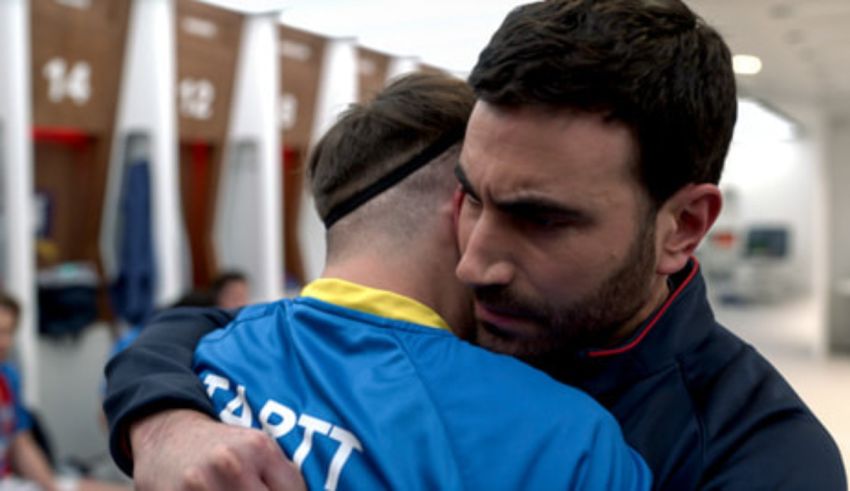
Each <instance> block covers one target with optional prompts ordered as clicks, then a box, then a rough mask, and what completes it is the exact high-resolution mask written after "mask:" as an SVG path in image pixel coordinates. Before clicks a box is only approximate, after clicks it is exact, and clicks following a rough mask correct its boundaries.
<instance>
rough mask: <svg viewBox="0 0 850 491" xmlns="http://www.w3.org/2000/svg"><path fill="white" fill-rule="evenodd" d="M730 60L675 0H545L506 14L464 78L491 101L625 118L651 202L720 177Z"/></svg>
mask: <svg viewBox="0 0 850 491" xmlns="http://www.w3.org/2000/svg"><path fill="white" fill-rule="evenodd" d="M731 58H732V57H731V54H730V52H729V48H728V47H727V46H726V43H725V42H724V41H723V39H722V38H721V37H720V35H719V34H718V33H717V32H716V31H715V30H714V29H712V28H711V27H709V26H708V25H706V23H705V22H704V21H703V20H702V19H701V18H700V17H698V16H697V15H696V14H694V12H692V11H691V10H690V9H689V8H688V7H687V6H686V5H685V4H684V3H682V2H681V1H679V0H549V1H544V2H537V3H531V4H527V5H523V6H521V7H518V8H516V9H514V10H513V11H512V12H511V13H510V14H508V16H507V18H506V19H505V21H504V23H503V24H502V25H501V27H499V29H498V30H497V31H496V33H495V34H494V35H493V37H492V39H491V40H490V43H489V44H488V45H487V47H486V48H484V50H483V51H482V52H481V55H480V57H479V59H478V63H477V64H476V65H475V68H474V69H473V71H472V74H471V75H470V77H469V82H470V85H472V87H473V89H474V90H475V94H476V95H477V96H478V98H479V99H481V100H483V101H485V102H487V103H490V104H493V105H496V106H506V107H511V106H539V107H542V108H547V109H548V108H553V109H561V108H564V109H571V110H578V111H582V112H593V113H603V114H605V115H606V116H608V117H609V118H611V119H613V120H617V121H621V122H623V123H625V124H626V125H628V126H629V127H630V128H631V129H632V130H633V131H634V134H635V137H636V139H637V141H638V144H639V146H640V155H639V156H638V158H639V163H638V165H639V168H638V169H637V170H638V173H639V177H640V179H641V180H642V182H643V184H644V185H645V186H646V189H647V191H648V193H649V195H650V197H651V199H652V201H653V204H654V205H655V206H656V207H658V206H660V205H661V204H662V203H663V202H664V201H666V200H667V198H669V197H670V196H672V195H673V194H674V193H675V192H676V191H678V190H679V189H680V188H682V187H683V186H685V185H686V184H689V183H701V182H710V183H715V184H716V183H717V182H718V181H719V180H720V174H721V172H722V170H723V162H724V160H725V158H726V153H727V152H728V149H729V144H730V142H731V139H732V132H733V129H734V126H735V119H736V116H737V99H736V89H735V75H734V73H733V70H732V59H731Z"/></svg>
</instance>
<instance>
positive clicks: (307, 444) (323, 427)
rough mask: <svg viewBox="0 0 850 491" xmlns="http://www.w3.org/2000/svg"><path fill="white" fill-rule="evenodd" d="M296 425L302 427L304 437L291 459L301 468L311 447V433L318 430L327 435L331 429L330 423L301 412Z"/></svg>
mask: <svg viewBox="0 0 850 491" xmlns="http://www.w3.org/2000/svg"><path fill="white" fill-rule="evenodd" d="M298 426H300V427H302V428H304V439H303V440H301V445H298V448H297V449H296V450H295V454H294V455H293V456H292V461H293V462H295V465H296V466H297V467H298V468H299V469H301V464H303V463H304V459H306V458H307V456H308V455H309V454H310V450H312V449H313V433H315V432H318V433H320V434H322V435H327V434H328V433H330V431H331V424H330V423H328V422H327V421H322V420H321V419H319V418H314V417H312V416H309V415H307V414H302V415H301V416H300V417H299V418H298Z"/></svg>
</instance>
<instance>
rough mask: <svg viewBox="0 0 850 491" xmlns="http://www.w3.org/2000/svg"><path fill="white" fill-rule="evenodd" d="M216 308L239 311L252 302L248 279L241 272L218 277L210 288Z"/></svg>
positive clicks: (225, 273)
mask: <svg viewBox="0 0 850 491" xmlns="http://www.w3.org/2000/svg"><path fill="white" fill-rule="evenodd" d="M210 294H211V295H212V298H213V301H214V302H215V306H216V307H219V308H222V309H237V308H239V307H244V306H246V305H248V303H249V302H250V301H251V296H250V288H249V286H248V277H247V276H246V275H245V274H244V273H242V272H240V271H226V272H224V273H221V274H220V275H218V276H217V277H216V278H215V279H214V280H213V282H212V286H210Z"/></svg>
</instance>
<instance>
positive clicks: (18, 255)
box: [0, 0, 39, 405]
mask: <svg viewBox="0 0 850 491" xmlns="http://www.w3.org/2000/svg"><path fill="white" fill-rule="evenodd" d="M0 60H3V67H2V70H0V138H2V139H3V141H2V142H0V152H2V154H0V166H2V168H0V173H2V174H3V179H2V182H3V186H4V188H3V189H0V199H2V200H3V206H2V208H3V210H4V213H5V219H4V222H5V227H6V230H5V233H6V243H5V247H4V250H5V257H2V258H0V261H3V268H2V269H3V271H4V272H5V275H6V278H3V279H4V280H5V281H6V283H5V285H4V287H5V288H6V289H8V291H9V293H10V294H11V295H14V296H15V298H17V299H18V301H19V302H20V303H21V307H22V310H23V311H22V315H21V319H20V327H19V331H18V335H17V347H18V354H19V357H20V360H21V368H22V371H23V374H22V375H23V384H24V388H23V390H24V399H25V401H26V402H27V403H28V404H31V405H37V402H38V392H39V391H38V372H39V370H38V349H37V345H36V334H35V326H36V323H35V317H36V316H35V312H36V299H35V295H34V292H35V253H34V251H35V249H34V244H33V241H34V237H33V235H34V230H33V223H34V222H33V210H32V200H33V182H34V181H33V158H32V137H31V135H32V130H31V127H32V118H31V106H30V104H31V103H30V101H31V100H32V97H31V91H30V87H31V85H30V32H29V3H28V2H27V1H26V0H3V1H0Z"/></svg>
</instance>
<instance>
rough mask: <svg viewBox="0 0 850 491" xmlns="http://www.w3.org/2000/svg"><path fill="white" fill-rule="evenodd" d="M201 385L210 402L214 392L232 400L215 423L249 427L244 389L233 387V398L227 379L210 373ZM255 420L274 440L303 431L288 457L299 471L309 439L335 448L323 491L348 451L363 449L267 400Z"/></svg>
mask: <svg viewBox="0 0 850 491" xmlns="http://www.w3.org/2000/svg"><path fill="white" fill-rule="evenodd" d="M203 382H204V384H205V385H206V386H207V395H208V396H209V397H210V398H212V397H213V395H214V394H215V392H216V391H217V390H223V391H225V392H228V393H229V394H230V395H232V396H233V398H232V399H230V400H229V401H228V402H227V404H226V405H225V407H224V409H222V410H221V411H220V412H219V413H218V417H219V419H221V420H222V421H223V422H225V423H228V424H231V425H236V426H243V427H246V428H250V427H251V426H252V424H253V416H252V414H253V413H252V410H251V406H250V405H249V403H248V399H247V397H246V395H245V392H246V391H245V387H244V386H242V385H237V386H236V394H234V393H233V392H232V391H231V389H230V387H231V385H232V384H231V382H230V381H229V380H228V379H226V378H224V377H221V376H219V375H215V374H212V373H209V374H207V375H206V376H204V378H203ZM240 408H241V412H239V414H238V415H237V414H236V412H237V410H239V409H240ZM257 419H258V421H259V423H260V426H262V428H263V430H264V431H265V432H266V433H268V434H269V435H271V436H272V437H273V438H275V439H279V438H282V437H284V436H286V435H287V434H289V432H291V431H292V430H293V429H294V428H295V426H296V424H297V425H298V426H300V427H301V428H303V429H304V437H303V438H302V439H301V444H299V445H298V448H296V449H295V454H293V456H292V460H293V462H295V465H297V466H298V468H299V469H300V468H301V465H302V464H303V463H304V461H305V460H306V459H307V457H309V456H310V451H311V450H312V449H313V439H314V436H315V435H316V434H317V433H318V434H319V435H322V436H325V437H328V438H330V439H332V440H333V441H335V442H337V443H338V444H339V447H338V448H337V450H336V453H334V456H333V457H332V458H331V462H330V464H329V466H328V472H327V478H326V479H325V489H326V490H327V491H335V490H336V488H337V485H338V484H339V478H340V474H342V469H343V467H345V464H346V462H348V459H349V457H351V453H352V451H353V450H357V451H358V452H360V453H363V445H362V444H361V443H360V440H359V439H358V438H357V437H356V436H355V435H354V434H353V433H351V432H350V431H348V430H345V429H343V428H340V427H339V426H334V425H333V424H331V423H329V422H327V421H325V420H323V419H321V418H317V417H315V416H311V415H309V414H306V413H301V414H300V415H299V414H297V413H296V412H295V411H294V410H293V409H292V408H290V407H288V406H286V405H284V404H281V403H279V402H277V401H275V400H273V399H269V400H267V401H266V402H265V404H263V407H262V408H261V409H260V414H259V416H258V417H257Z"/></svg>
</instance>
